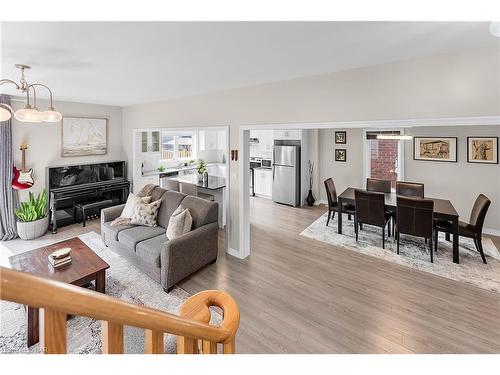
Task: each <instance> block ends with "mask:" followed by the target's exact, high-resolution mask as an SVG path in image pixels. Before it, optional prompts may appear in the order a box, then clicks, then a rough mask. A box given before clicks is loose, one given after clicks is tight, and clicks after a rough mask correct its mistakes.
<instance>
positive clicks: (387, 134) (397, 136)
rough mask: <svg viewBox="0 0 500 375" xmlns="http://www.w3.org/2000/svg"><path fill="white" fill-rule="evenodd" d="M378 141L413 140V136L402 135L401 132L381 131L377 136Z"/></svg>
mask: <svg viewBox="0 0 500 375" xmlns="http://www.w3.org/2000/svg"><path fill="white" fill-rule="evenodd" d="M377 139H392V140H396V141H408V140H412V139H413V136H411V135H408V134H401V133H400V132H399V131H381V132H380V133H378V134H377Z"/></svg>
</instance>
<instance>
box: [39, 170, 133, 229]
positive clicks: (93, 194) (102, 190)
mask: <svg viewBox="0 0 500 375" xmlns="http://www.w3.org/2000/svg"><path fill="white" fill-rule="evenodd" d="M126 174H127V166H126V162H125V161H113V162H104V163H93V164H77V165H65V166H55V167H47V168H46V179H45V181H46V183H47V193H48V196H49V210H50V227H51V229H52V233H57V228H58V227H61V226H64V225H69V224H73V223H74V222H76V221H77V219H76V217H75V207H78V206H80V205H85V204H93V205H94V206H96V207H98V206H99V202H103V203H106V205H107V206H108V207H109V206H113V205H119V204H122V203H125V202H126V200H127V197H128V193H129V190H130V182H129V181H128V180H127V176H126Z"/></svg>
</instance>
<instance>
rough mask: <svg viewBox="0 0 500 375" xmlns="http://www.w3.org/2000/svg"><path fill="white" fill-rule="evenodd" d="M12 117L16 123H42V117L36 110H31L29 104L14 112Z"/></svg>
mask: <svg viewBox="0 0 500 375" xmlns="http://www.w3.org/2000/svg"><path fill="white" fill-rule="evenodd" d="M14 117H15V118H16V120H17V121H22V122H42V117H43V116H42V113H41V112H40V111H39V110H38V108H33V107H31V106H30V105H29V104H26V107H24V108H23V109H18V110H17V111H15V112H14Z"/></svg>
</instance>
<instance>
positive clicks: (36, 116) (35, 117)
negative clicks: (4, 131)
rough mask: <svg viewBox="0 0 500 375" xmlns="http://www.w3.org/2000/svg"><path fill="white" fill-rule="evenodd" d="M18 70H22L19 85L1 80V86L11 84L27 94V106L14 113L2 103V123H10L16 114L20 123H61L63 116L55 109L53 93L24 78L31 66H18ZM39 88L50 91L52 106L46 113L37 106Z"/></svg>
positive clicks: (0, 120) (0, 105)
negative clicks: (31, 99) (31, 97)
mask: <svg viewBox="0 0 500 375" xmlns="http://www.w3.org/2000/svg"><path fill="white" fill-rule="evenodd" d="M15 67H16V68H18V69H21V79H20V80H19V83H16V82H14V81H12V80H10V79H1V80H0V86H1V85H3V84H7V83H10V84H12V85H14V86H16V89H17V90H19V91H20V92H21V93H22V94H26V105H25V106H24V108H22V109H18V110H17V111H15V112H14V111H13V110H12V107H10V106H9V105H7V104H4V103H0V122H2V121H8V120H10V118H11V117H12V113H14V117H15V118H16V119H17V120H18V121H22V122H59V121H61V118H62V115H61V114H60V113H59V112H57V111H56V110H55V109H54V106H53V103H52V91H51V90H50V89H49V88H48V87H47V86H45V85H43V84H41V83H28V82H27V81H26V79H25V78H24V70H25V69H31V67H30V66H29V65H24V64H16V65H15ZM37 87H44V88H46V89H47V90H48V91H49V99H50V104H49V108H47V110H46V111H39V110H38V107H37V106H36V89H37ZM30 93H32V95H33V103H31V101H30Z"/></svg>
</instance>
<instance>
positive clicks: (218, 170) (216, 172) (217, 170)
mask: <svg viewBox="0 0 500 375" xmlns="http://www.w3.org/2000/svg"><path fill="white" fill-rule="evenodd" d="M207 172H208V175H209V176H216V177H226V165H225V164H209V165H207Z"/></svg>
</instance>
